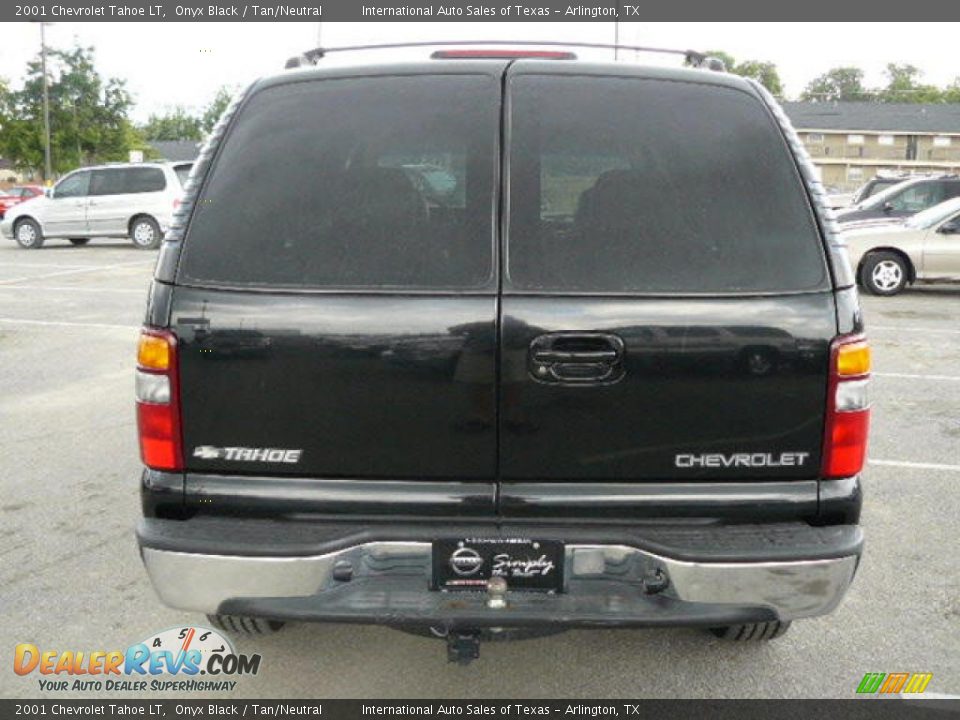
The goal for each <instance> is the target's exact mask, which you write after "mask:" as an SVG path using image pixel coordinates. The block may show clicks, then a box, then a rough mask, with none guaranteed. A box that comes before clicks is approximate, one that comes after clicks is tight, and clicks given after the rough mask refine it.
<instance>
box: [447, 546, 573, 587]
mask: <svg viewBox="0 0 960 720" xmlns="http://www.w3.org/2000/svg"><path fill="white" fill-rule="evenodd" d="M563 551H564V547H563V543H562V542H560V541H558V540H530V539H527V538H462V539H455V540H446V539H445V540H435V541H434V542H433V585H432V587H433V589H434V590H484V589H486V586H487V581H488V580H489V579H490V578H492V577H502V578H503V579H504V580H506V581H507V588H508V589H510V590H527V591H532V592H561V591H562V590H563Z"/></svg>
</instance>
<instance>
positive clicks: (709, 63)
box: [284, 40, 726, 72]
mask: <svg viewBox="0 0 960 720" xmlns="http://www.w3.org/2000/svg"><path fill="white" fill-rule="evenodd" d="M490 45H496V46H514V47H517V46H519V47H531V46H534V47H568V48H586V49H593V50H632V51H634V52H649V53H662V54H666V55H681V56H683V59H684V61H685V62H686V63H687V64H688V65H691V66H693V67H699V68H706V69H707V70H716V71H718V72H723V71H725V70H726V67H725V66H724V64H723V60H721V59H720V58H717V57H714V56H712V55H707V54H705V53H701V52H697V51H696V50H676V49H673V48H655V47H644V46H642V45H616V44H613V45H611V44H607V43H583V42H556V41H545V42H537V41H534V40H451V41H442V40H436V41H424V42H404V43H380V44H377V45H345V46H341V47H318V48H314V49H313V50H307V51H306V52H305V53H302V54H300V55H296V56H294V57H292V58H290V59H289V60H287V62H286V64H285V65H284V67H285V68H286V69H290V68H298V67H303V66H305V65H316V64H317V63H318V62H319V61H320V60H321V59H322V58H324V57H326V56H327V55H329V54H330V53H338V52H356V51H362V50H394V49H398V48H418V47H446V46H459V47H463V46H474V47H477V46H490Z"/></svg>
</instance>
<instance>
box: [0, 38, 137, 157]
mask: <svg viewBox="0 0 960 720" xmlns="http://www.w3.org/2000/svg"><path fill="white" fill-rule="evenodd" d="M47 77H48V83H49V103H50V148H51V160H52V165H53V170H54V172H55V173H63V172H66V171H68V170H71V169H73V168H75V167H77V166H78V165H82V164H88V163H92V162H103V161H110V160H125V159H126V158H127V157H128V152H129V150H131V149H132V148H133V147H134V146H135V145H136V144H137V142H138V138H137V136H136V133H135V132H133V129H132V127H131V124H130V121H129V119H128V113H129V111H130V108H131V107H132V105H133V99H132V98H131V96H130V93H129V92H128V91H127V89H126V83H125V81H123V80H120V79H119V78H104V77H102V76H101V75H100V73H99V72H97V69H96V66H95V64H94V51H93V48H91V47H80V46H75V47H73V48H72V49H69V50H59V49H56V48H48V50H47ZM0 123H2V125H3V132H2V133H0V155H2V156H3V157H6V158H8V159H10V160H11V161H12V162H13V163H14V164H15V165H17V166H18V167H21V168H42V167H43V165H44V132H43V75H42V73H41V60H40V56H39V53H38V54H37V57H36V58H34V59H33V60H31V61H29V62H28V63H27V71H26V78H25V80H24V83H23V87H22V88H21V89H19V90H10V89H9V88H4V89H3V91H2V92H0Z"/></svg>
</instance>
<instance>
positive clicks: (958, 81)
mask: <svg viewBox="0 0 960 720" xmlns="http://www.w3.org/2000/svg"><path fill="white" fill-rule="evenodd" d="M943 101H944V102H948V103H957V102H960V77H958V78H954V79H953V82H952V83H950V84H949V85H947V87H946V88H944V90H943Z"/></svg>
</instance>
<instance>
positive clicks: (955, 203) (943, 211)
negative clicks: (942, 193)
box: [904, 197, 960, 228]
mask: <svg viewBox="0 0 960 720" xmlns="http://www.w3.org/2000/svg"><path fill="white" fill-rule="evenodd" d="M958 210H960V197H955V198H950V199H949V200H947V201H945V202H942V203H940V204H939V205H934V206H933V207H930V208H927V209H926V210H923V211H921V212H918V213H917V214H916V215H914V216H913V217H911V218H910V219H908V220H907V221H906V222H905V223H904V225H906V226H907V227H911V228H928V227H933V226H934V225H936V224H937V223H939V222H941V221H943V220H946V219H947V218H948V217H949V216H950V215H953V214H954V213H955V212H957V211H958Z"/></svg>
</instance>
